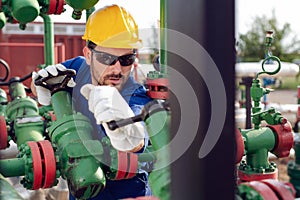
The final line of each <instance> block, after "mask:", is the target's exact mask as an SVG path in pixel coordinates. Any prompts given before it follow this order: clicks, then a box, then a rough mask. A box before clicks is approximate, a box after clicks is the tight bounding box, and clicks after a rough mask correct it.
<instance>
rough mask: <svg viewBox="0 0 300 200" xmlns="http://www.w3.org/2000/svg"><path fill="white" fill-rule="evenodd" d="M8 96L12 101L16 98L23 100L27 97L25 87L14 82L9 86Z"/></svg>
mask: <svg viewBox="0 0 300 200" xmlns="http://www.w3.org/2000/svg"><path fill="white" fill-rule="evenodd" d="M9 95H10V97H11V99H12V100H14V99H16V98H25V97H26V96H27V95H26V91H25V87H24V85H23V84H22V83H20V82H14V83H12V84H10V86H9Z"/></svg>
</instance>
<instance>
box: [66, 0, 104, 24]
mask: <svg viewBox="0 0 300 200" xmlns="http://www.w3.org/2000/svg"><path fill="white" fill-rule="evenodd" d="M98 1H99V0H88V1H81V0H66V3H67V4H69V5H70V6H71V7H72V8H73V9H74V11H73V13H72V18H73V19H76V20H78V19H80V18H81V14H82V10H89V9H91V8H92V7H93V6H94V5H96V3H98Z"/></svg>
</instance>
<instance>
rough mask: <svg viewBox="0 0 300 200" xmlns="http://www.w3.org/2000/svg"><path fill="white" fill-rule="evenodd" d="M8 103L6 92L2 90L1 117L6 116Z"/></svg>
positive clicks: (0, 91)
mask: <svg viewBox="0 0 300 200" xmlns="http://www.w3.org/2000/svg"><path fill="white" fill-rule="evenodd" d="M6 103H7V96H6V92H5V91H4V90H3V89H1V88H0V104H1V106H0V115H1V116H6V112H5V110H6Z"/></svg>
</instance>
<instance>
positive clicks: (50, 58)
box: [40, 13, 55, 66]
mask: <svg viewBox="0 0 300 200" xmlns="http://www.w3.org/2000/svg"><path fill="white" fill-rule="evenodd" d="M40 16H41V17H42V18H43V20H44V59H45V64H46V66H48V65H54V64H55V63H54V28H53V21H52V20H51V18H50V16H49V15H46V14H43V13H41V14H40Z"/></svg>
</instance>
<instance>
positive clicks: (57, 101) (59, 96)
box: [51, 91, 73, 120]
mask: <svg viewBox="0 0 300 200" xmlns="http://www.w3.org/2000/svg"><path fill="white" fill-rule="evenodd" d="M51 103H52V107H53V110H55V115H56V119H57V120H60V119H62V118H63V116H64V115H72V114H73V109H72V99H71V96H70V94H69V93H68V92H66V91H58V92H55V93H54V94H53V95H52V96H51Z"/></svg>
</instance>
